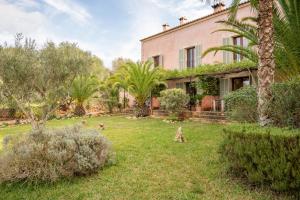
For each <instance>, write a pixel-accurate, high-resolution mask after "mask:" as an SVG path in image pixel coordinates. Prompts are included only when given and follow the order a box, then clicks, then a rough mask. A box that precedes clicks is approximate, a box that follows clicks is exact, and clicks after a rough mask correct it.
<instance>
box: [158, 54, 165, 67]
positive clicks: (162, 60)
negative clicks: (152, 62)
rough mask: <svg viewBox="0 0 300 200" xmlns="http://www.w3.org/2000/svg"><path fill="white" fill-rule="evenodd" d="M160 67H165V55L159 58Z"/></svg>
mask: <svg viewBox="0 0 300 200" xmlns="http://www.w3.org/2000/svg"><path fill="white" fill-rule="evenodd" d="M159 66H161V67H163V66H164V57H163V55H160V56H159Z"/></svg>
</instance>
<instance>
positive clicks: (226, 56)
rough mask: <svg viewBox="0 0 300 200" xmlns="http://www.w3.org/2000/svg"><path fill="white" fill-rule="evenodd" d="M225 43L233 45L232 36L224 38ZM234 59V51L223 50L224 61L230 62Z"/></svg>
mask: <svg viewBox="0 0 300 200" xmlns="http://www.w3.org/2000/svg"><path fill="white" fill-rule="evenodd" d="M223 45H233V40H232V38H231V37H229V38H223ZM232 61H233V53H232V52H229V51H223V63H225V64H228V63H231V62H232Z"/></svg>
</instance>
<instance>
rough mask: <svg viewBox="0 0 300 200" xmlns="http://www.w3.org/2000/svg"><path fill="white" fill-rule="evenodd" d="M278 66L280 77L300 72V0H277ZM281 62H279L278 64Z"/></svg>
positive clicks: (275, 19) (275, 24) (276, 38)
mask: <svg viewBox="0 0 300 200" xmlns="http://www.w3.org/2000/svg"><path fill="white" fill-rule="evenodd" d="M274 13H275V14H274V21H273V22H274V28H275V42H276V48H275V50H276V55H275V56H276V60H278V61H279V62H276V68H279V71H280V76H282V77H280V78H285V79H286V78H289V77H293V76H295V75H298V76H299V74H300V37H299V35H300V15H299V13H300V1H299V0H277V3H276V4H275V12H274ZM277 63H279V64H277Z"/></svg>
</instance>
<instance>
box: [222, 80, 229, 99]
mask: <svg viewBox="0 0 300 200" xmlns="http://www.w3.org/2000/svg"><path fill="white" fill-rule="evenodd" d="M228 93H229V79H220V96H221V97H224V96H225V95H227V94H228Z"/></svg>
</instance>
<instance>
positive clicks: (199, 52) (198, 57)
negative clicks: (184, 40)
mask: <svg viewBox="0 0 300 200" xmlns="http://www.w3.org/2000/svg"><path fill="white" fill-rule="evenodd" d="M195 51H196V63H195V66H196V67H198V66H199V65H201V63H202V60H201V56H202V45H197V46H196V47H195Z"/></svg>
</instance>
